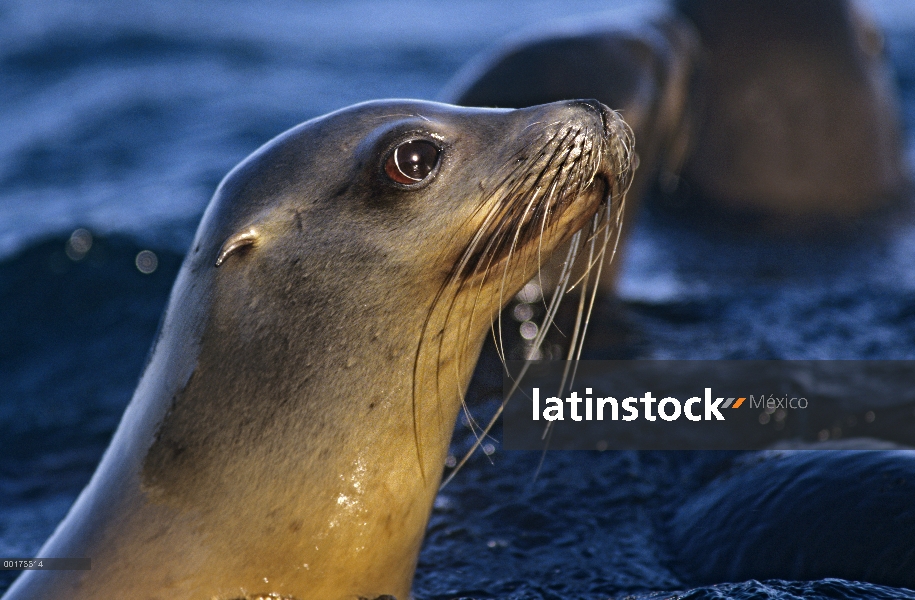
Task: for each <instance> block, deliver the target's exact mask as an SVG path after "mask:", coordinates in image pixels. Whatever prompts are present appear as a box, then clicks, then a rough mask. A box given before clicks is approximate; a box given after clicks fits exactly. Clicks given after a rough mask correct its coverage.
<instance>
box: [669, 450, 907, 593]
mask: <svg viewBox="0 0 915 600" xmlns="http://www.w3.org/2000/svg"><path fill="white" fill-rule="evenodd" d="M871 446H872V447H875V448H877V447H879V444H878V443H877V442H876V441H875V442H872V443H871ZM859 447H860V446H859ZM713 472H714V473H715V477H713V478H712V479H711V480H710V481H708V482H706V483H705V484H704V486H703V487H702V488H701V489H700V490H698V492H697V493H692V494H690V495H688V496H687V497H686V498H684V499H683V500H682V502H680V503H679V505H678V508H677V510H676V512H675V513H674V515H673V518H672V519H671V522H670V523H669V524H668V525H667V526H666V527H665V530H666V531H667V533H668V536H669V538H670V540H669V541H670V547H671V548H672V549H675V550H674V552H673V555H674V556H675V563H676V564H675V567H676V568H677V570H678V571H682V576H683V580H684V581H686V582H689V583H690V584H692V585H696V584H706V583H721V582H723V581H733V582H737V581H746V580H748V579H757V580H760V581H762V580H766V579H789V580H817V579H825V578H830V577H834V578H838V579H847V580H852V581H868V582H870V583H876V584H881V585H890V586H895V587H905V588H912V587H913V586H915V553H913V550H912V534H913V533H915V509H913V507H912V495H913V493H915V477H913V474H915V452H912V451H911V450H901V449H897V450H867V451H848V450H833V451H813V450H780V451H769V452H759V453H751V454H744V455H738V456H735V457H734V458H733V460H731V461H728V463H727V464H724V465H718V466H716V468H715V469H713Z"/></svg>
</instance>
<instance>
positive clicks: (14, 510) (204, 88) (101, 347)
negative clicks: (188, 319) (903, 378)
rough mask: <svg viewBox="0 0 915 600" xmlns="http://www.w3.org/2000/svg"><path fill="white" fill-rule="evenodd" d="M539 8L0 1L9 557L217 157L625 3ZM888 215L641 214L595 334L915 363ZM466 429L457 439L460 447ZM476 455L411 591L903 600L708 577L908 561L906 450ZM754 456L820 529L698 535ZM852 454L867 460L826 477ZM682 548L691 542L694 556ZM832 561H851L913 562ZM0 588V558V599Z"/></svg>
mask: <svg viewBox="0 0 915 600" xmlns="http://www.w3.org/2000/svg"><path fill="white" fill-rule="evenodd" d="M554 4H555V3H553V2H547V1H538V2H530V3H523V2H508V3H498V4H496V3H488V2H483V1H482V0H478V1H475V2H460V3H451V4H449V5H448V6H437V5H433V4H431V3H407V2H400V1H394V0H383V1H374V2H369V1H361V2H360V1H355V0H341V1H337V2H320V3H319V2H316V1H314V2H291V1H288V2H286V1H279V0H277V1H267V2H259V3H257V4H251V5H245V4H243V3H240V2H218V3H197V4H196V5H193V6H190V5H187V4H186V3H180V2H176V1H174V0H171V1H162V2H157V3H155V4H152V3H151V4H148V5H143V6H137V5H136V4H135V3H132V2H117V1H109V2H101V1H92V0H89V1H85V2H80V3H79V4H78V5H75V4H73V3H71V2H65V1H63V0H61V1H59V2H53V1H47V2H29V3H26V2H13V1H10V0H6V1H2V2H0V40H2V42H0V123H2V133H3V134H2V135H0V556H28V555H33V554H34V553H35V552H36V551H37V550H38V548H39V547H40V545H41V544H42V542H43V541H44V540H45V538H46V537H47V536H48V535H49V534H50V533H51V531H52V530H53V528H54V527H55V525H56V524H57V522H59V520H60V519H61V518H62V517H63V515H64V514H65V513H66V511H67V509H68V508H69V506H70V504H71V503H72V501H73V500H74V499H75V497H76V495H77V494H78V493H79V491H80V490H81V489H82V487H83V485H84V484H85V483H86V482H87V481H88V478H89V477H90V475H91V473H92V471H93V470H94V468H95V465H96V463H97V461H98V459H99V457H100V456H101V453H102V451H103V450H104V448H105V446H106V445H107V442H108V440H109V438H110V436H111V433H112V432H113V430H114V428H115V427H116V425H117V423H118V420H119V418H120V415H121V413H122V411H123V408H124V406H125V405H126V403H127V401H128V400H129V398H130V396H131V394H132V391H133V388H134V386H135V384H136V381H137V378H138V377H139V374H140V370H141V369H142V366H143V362H144V359H145V356H146V353H147V351H148V348H149V345H150V343H151V341H152V336H153V334H154V331H155V328H156V325H157V322H158V319H159V315H160V313H161V310H162V308H163V306H164V303H165V300H166V298H167V294H168V291H169V289H170V288H171V284H172V280H173V278H174V276H175V274H176V272H177V269H178V266H179V264H180V261H181V258H182V255H183V253H184V251H185V249H186V246H187V244H189V242H190V239H191V236H192V235H193V232H194V230H195V228H196V224H197V221H198V219H199V217H200V215H201V214H202V211H203V209H204V207H205V205H206V203H207V201H208V199H209V196H210V195H211V194H212V191H213V189H214V188H215V185H216V184H217V183H218V181H219V180H220V178H221V177H222V176H223V175H224V174H225V173H226V172H227V171H228V170H229V169H230V168H231V167H232V166H233V165H234V164H235V163H237V162H238V161H239V160H240V159H242V158H243V157H244V156H245V155H247V154H248V153H250V152H251V151H252V150H254V149H255V148H256V147H257V146H259V145H260V144H262V143H263V142H264V141H266V140H267V139H269V138H271V137H273V136H274V135H276V134H277V133H279V132H281V131H282V130H284V129H287V128H288V127H291V126H292V125H295V124H296V123H299V122H301V121H303V120H306V119H308V118H310V117H313V116H316V115H318V114H322V113H325V112H328V111H330V110H333V109H336V108H339V107H342V106H345V105H348V104H352V103H354V102H358V101H361V100H367V99H372V98H381V97H419V98H434V97H435V96H436V95H437V93H438V91H439V90H440V88H441V87H442V86H443V85H444V83H445V82H446V81H447V80H448V79H449V77H451V75H453V73H454V72H455V71H456V70H457V69H458V68H459V67H460V66H461V65H462V64H463V63H464V62H465V61H466V60H467V59H469V58H470V57H472V56H473V55H474V54H475V53H477V52H479V51H481V50H482V49H484V48H485V47H487V45H489V44H491V43H493V41H494V40H495V39H497V38H498V37H500V36H502V35H505V34H509V33H511V32H513V31H515V30H516V29H517V28H519V27H530V26H536V25H537V24H542V23H545V22H548V21H550V20H553V19H555V18H557V17H558V16H560V15H570V14H584V13H589V12H596V11H600V10H604V9H606V8H612V7H613V6H614V5H620V4H622V2H608V3H601V4H597V3H594V2H586V1H584V0H577V1H575V2H565V3H563V6H562V8H561V9H557V8H556V7H555V6H553V5H554ZM626 4H627V5H629V4H631V3H626ZM640 4H650V3H649V2H643V3H640ZM873 8H874V10H875V12H876V14H877V15H878V17H879V18H880V20H881V21H882V22H883V23H884V25H885V26H886V27H887V28H888V41H889V49H890V53H891V58H892V61H893V64H894V66H895V68H896V72H897V75H898V79H899V83H900V88H901V94H902V98H903V103H904V117H905V121H906V125H907V127H908V139H909V144H908V147H909V148H910V152H909V155H910V157H912V158H913V160H911V161H910V162H913V163H915V151H912V150H911V149H912V148H915V139H913V133H912V132H913V131H915V6H912V5H911V4H910V3H908V2H905V1H904V0H900V1H899V2H890V1H884V2H875V3H874V4H873ZM888 221H889V222H887V220H884V221H882V222H878V223H873V224H862V226H861V227H860V228H855V229H854V230H851V231H845V232H841V233H839V234H836V235H834V236H832V237H829V238H818V239H812V240H811V239H806V240H797V239H791V238H788V239H785V238H772V237H761V236H752V235H750V236H729V235H727V234H724V233H719V232H715V231H708V230H698V229H696V228H693V227H691V226H688V225H683V224H678V223H672V222H669V221H668V220H665V219H664V218H663V217H652V216H650V215H644V216H643V217H642V218H641V220H640V221H639V225H638V227H637V228H636V231H635V234H634V238H633V240H632V243H631V245H630V248H629V252H628V253H627V256H626V258H625V262H624V272H623V281H622V302H619V303H609V302H608V304H607V305H606V306H605V307H603V310H604V315H605V321H604V325H603V326H601V325H600V324H598V326H597V327H596V328H594V329H593V330H592V334H591V335H592V339H593V340H594V341H595V344H596V345H597V346H598V347H603V348H604V349H611V350H612V351H613V352H616V353H618V354H622V355H626V356H638V357H656V358H719V357H720V358H878V359H879V358H913V357H915V219H913V218H912V216H911V215H909V214H906V213H905V212H903V213H902V214H898V215H894V216H893V218H892V219H889V220H888ZM79 228H85V229H86V230H88V231H89V232H91V236H92V237H91V241H92V243H91V246H89V247H88V249H87V244H86V242H87V241H88V240H89V238H87V237H85V236H83V237H79V236H77V237H76V238H74V241H75V242H76V243H69V245H68V239H70V236H71V234H72V233H73V232H74V231H75V230H77V229H79ZM81 244H82V245H81ZM142 250H151V251H152V252H153V253H154V254H155V256H156V261H155V262H156V264H155V269H154V270H152V271H151V272H150V273H143V272H141V271H140V270H139V269H138V267H137V255H138V254H139V253H140V252H141V251H142ZM142 264H145V265H146V266H145V267H144V268H145V269H146V270H147V271H149V270H150V268H149V266H150V263H148V262H147V263H142V261H141V265H142ZM483 379H484V380H485V378H483ZM474 394H475V398H476V401H477V405H478V407H479V408H478V409H479V410H481V411H485V409H486V408H487V406H491V404H492V402H491V400H488V399H487V389H486V386H485V383H483V384H477V385H476V386H475V388H474ZM468 440H469V435H468V434H467V433H466V432H459V435H458V438H457V440H456V442H455V451H456V452H458V451H459V450H460V449H461V448H462V447H466V446H467V444H468ZM493 450H494V453H493V454H492V456H489V457H487V456H485V455H482V454H481V455H480V456H478V457H476V458H475V459H473V460H472V461H471V462H470V463H469V465H468V466H467V467H466V468H465V470H463V471H462V472H461V473H460V474H459V475H458V477H457V478H456V479H455V481H454V482H453V483H452V484H451V485H449V487H448V488H446V490H445V491H444V492H443V494H442V495H441V496H440V498H439V500H438V502H437V505H436V510H435V513H434V514H433V518H432V523H431V525H430V531H429V536H428V540H427V542H426V545H425V548H424V550H423V554H422V556H421V560H420V565H419V570H418V573H417V579H416V586H415V593H416V595H417V596H418V597H420V598H451V597H480V598H482V597H500V598H507V597H517V598H569V597H587V598H603V597H621V596H625V595H627V594H635V595H637V596H639V597H650V598H655V597H657V598H666V597H670V596H672V595H674V594H679V596H677V597H681V598H780V599H791V598H915V592H911V591H906V590H904V589H902V588H900V587H898V586H897V587H882V586H878V585H874V584H873V583H853V582H850V581H841V580H836V579H831V578H830V577H831V575H829V574H828V573H827V574H824V575H823V576H822V577H819V576H817V577H812V579H814V580H813V581H810V582H785V581H779V579H780V577H779V575H778V572H774V573H772V574H771V578H770V576H769V575H767V576H766V577H764V579H769V580H767V581H765V582H764V583H758V582H756V581H747V582H742V583H740V582H741V581H744V579H749V577H741V574H740V573H737V574H736V575H734V576H727V577H726V576H724V575H719V576H718V577H719V578H717V579H716V578H715V577H716V572H717V573H721V570H720V569H719V570H718V571H715V569H714V568H711V567H710V568H706V567H705V566H703V565H706V566H707V565H713V566H714V563H715V560H716V559H715V551H716V548H717V549H720V548H725V549H726V548H728V547H730V544H731V541H730V540H733V539H740V538H742V537H744V535H745V534H746V532H748V531H750V530H751V529H752V530H754V531H761V532H762V533H763V534H764V535H763V537H762V538H761V539H762V540H763V541H762V542H760V544H762V545H761V546H759V549H760V550H759V552H760V553H761V554H760V555H759V556H763V558H765V556H775V555H781V554H786V555H791V554H792V553H797V552H800V551H801V550H802V549H803V548H805V547H807V546H805V545H804V544H805V543H806V542H804V541H803V539H806V538H808V537H809V538H810V539H823V540H826V542H824V544H826V545H825V546H823V548H825V549H821V550H820V552H821V554H822V555H824V556H826V557H827V558H828V559H829V561H830V562H831V564H834V565H839V566H841V563H842V561H843V560H844V558H843V557H846V558H848V557H850V558H851V559H855V558H856V557H859V556H863V555H865V554H866V555H868V556H878V555H880V554H881V553H883V552H889V553H891V554H892V555H893V556H895V557H896V560H897V564H898V563H899V561H900V560H901V561H902V563H903V564H907V565H910V566H911V565H915V560H910V561H909V562H908V563H905V560H906V558H905V557H906V556H910V555H911V553H912V549H913V548H915V534H913V535H910V536H908V538H906V539H911V540H913V541H912V543H911V544H909V543H908V542H907V541H901V539H900V538H901V536H900V535H899V531H903V532H905V531H908V532H915V525H913V524H912V523H911V515H912V512H911V508H909V506H910V504H911V503H910V502H909V501H908V499H909V498H913V497H915V492H912V490H911V489H910V488H909V487H906V486H909V485H910V484H912V482H913V481H915V477H910V478H909V479H908V480H907V481H906V480H905V477H904V476H903V475H899V477H897V478H896V479H892V481H890V482H889V483H886V482H882V480H879V481H878V479H879V478H880V477H882V476H883V475H885V474H886V473H896V472H897V471H899V472H902V473H903V474H904V473H908V474H909V475H912V474H915V468H912V467H911V457H910V456H908V455H903V454H879V455H878V454H874V455H869V457H868V458H865V459H861V458H854V457H853V456H851V455H839V454H827V453H818V455H817V458H816V459H810V458H807V457H804V456H797V455H790V454H789V455H784V456H769V455H748V456H745V455H732V454H721V453H603V454H589V453H552V454H550V455H548V456H547V457H546V460H545V462H544V464H543V466H542V468H540V471H539V475H538V476H537V478H536V480H534V474H535V473H537V471H538V463H539V460H540V456H539V455H529V454H524V453H508V452H501V451H499V450H498V447H497V445H496V446H495V447H494V448H493ZM747 461H751V462H752V461H756V462H752V464H749V463H747ZM760 465H762V466H760ZM770 467H771V469H773V470H774V471H773V472H776V473H781V474H782V475H781V477H784V474H785V473H791V474H793V476H794V477H795V478H801V479H803V481H804V485H803V486H801V487H800V488H794V487H791V485H789V482H785V483H784V485H782V486H781V487H778V488H777V489H774V490H770V492H771V493H772V494H774V496H773V497H783V496H784V495H787V496H784V498H788V500H784V501H785V502H788V501H789V500H790V498H796V497H797V496H798V494H800V495H802V496H803V498H804V500H805V502H806V503H807V505H808V506H814V507H817V509H816V511H814V514H815V515H819V516H820V517H822V519H824V520H822V522H820V523H819V526H818V528H816V529H814V528H813V526H812V525H810V522H809V521H807V522H799V521H798V520H797V519H795V520H791V519H787V520H785V519H782V518H781V517H779V516H778V513H779V511H776V510H773V511H772V514H770V515H767V517H768V518H764V519H763V520H762V521H761V522H749V523H743V522H740V521H739V520H738V521H736V522H734V521H727V522H725V523H724V524H722V525H720V527H719V528H718V529H716V530H715V531H711V530H697V529H696V523H702V522H704V521H703V519H705V518H707V513H704V512H703V510H704V508H703V507H704V506H706V505H707V504H708V503H709V502H715V503H717V502H724V503H726V502H728V501H729V500H728V498H731V500H730V501H733V502H737V501H740V500H745V501H749V500H750V499H751V497H752V489H751V490H750V491H749V492H746V493H747V496H746V497H744V496H741V495H740V494H739V493H731V494H730V495H729V494H727V493H725V491H726V490H728V489H729V488H728V487H727V486H728V485H729V484H728V482H733V481H739V482H744V484H742V486H740V489H746V488H747V486H749V487H750V488H752V486H753V485H755V484H754V482H760V481H763V480H768V481H778V476H772V477H770V476H763V475H757V473H758V472H759V471H758V469H769V468H770ZM855 469H857V470H855ZM900 469H901V471H900ZM843 472H855V473H858V476H857V477H856V478H855V479H854V481H848V480H843V479H841V478H839V479H836V478H835V477H833V476H832V475H831V474H835V473H839V474H842V473H843ZM871 476H873V477H874V478H877V479H874V481H871V480H870V479H868V478H869V477H871ZM767 477H768V479H767ZM897 479H902V480H903V481H902V483H899V482H898V481H897ZM887 486H889V487H887ZM893 486H895V487H893ZM798 489H800V490H801V492H802V493H801V492H797V490H798ZM723 490H724V491H723ZM872 490H873V492H872ZM878 491H879V492H880V493H879V494H878V493H877V492H878ZM796 492H797V493H796ZM910 492H911V493H910ZM779 494H783V496H779ZM843 494H844V495H843ZM880 494H883V495H880ZM729 514H735V515H739V514H741V513H740V510H739V508H735V509H733V510H731V513H729ZM792 514H793V513H792ZM798 514H800V513H798ZM704 515H705V516H704ZM906 518H908V519H909V521H906V520H905V519H906ZM887 523H894V524H895V525H894V528H895V529H894V528H889V529H887V528H886V525H887ZM760 527H761V528H762V529H760ZM766 527H768V529H766ZM900 528H901V529H900ZM906 528H908V529H906ZM836 532H839V533H840V534H841V535H836ZM868 532H870V533H871V535H870V536H868V535H866V534H867V533H868ZM830 536H832V537H830ZM802 538H803V539H802ZM767 541H768V542H771V543H769V545H765V543H764V542H766V543H768V542H767ZM808 546H809V544H808ZM684 548H688V549H689V554H690V555H691V557H693V558H695V557H696V556H699V557H708V559H707V560H700V561H698V563H701V564H695V563H696V561H693V562H692V563H691V562H690V560H687V559H685V558H684ZM906 553H909V554H906ZM899 557H902V558H899ZM757 558H758V557H757ZM753 560H756V559H754V557H753V556H747V557H745V560H744V563H745V564H752V562H753ZM763 562H769V563H772V562H775V561H765V560H764V561H763ZM890 562H892V561H891V560H890ZM843 568H844V569H845V570H844V571H843V572H844V573H848V574H849V575H848V576H847V577H845V579H862V580H866V581H883V582H884V583H889V584H890V585H896V583H893V582H898V581H910V580H911V576H910V578H909V579H908V580H905V579H904V578H905V577H906V576H905V575H900V576H899V577H900V578H897V579H893V576H892V573H890V574H886V573H884V574H883V575H880V574H879V573H878V574H876V575H873V576H869V575H868V574H867V573H864V574H863V575H860V576H859V571H856V570H855V568H856V567H855V565H849V566H846V567H843ZM703 569H706V571H708V570H709V569H710V570H711V573H706V572H704V571H703ZM913 569H915V566H913ZM871 573H872V574H873V573H876V572H875V571H874V572H871ZM10 581H11V579H10V574H9V573H0V590H3V589H5V588H6V586H8V584H9V582H10ZM727 581H735V582H738V583H725V582H727ZM906 585H908V584H906ZM701 586H706V587H701ZM910 587H911V586H910ZM678 590H679V591H678ZM685 590H692V591H685Z"/></svg>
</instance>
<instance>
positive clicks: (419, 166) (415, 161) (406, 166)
mask: <svg viewBox="0 0 915 600" xmlns="http://www.w3.org/2000/svg"><path fill="white" fill-rule="evenodd" d="M439 154H441V150H439V148H438V146H436V145H435V144H433V143H432V142H429V141H426V140H412V141H409V142H405V143H403V144H401V145H399V146H397V147H396V148H394V152H392V153H391V155H390V156H389V157H388V160H387V161H386V162H385V163H384V172H385V173H386V174H387V176H388V177H390V178H391V179H392V180H393V181H396V182H397V183H402V184H404V185H414V184H416V183H419V182H420V181H422V180H423V179H425V178H426V177H428V176H429V173H431V172H432V169H434V168H435V165H437V164H438V157H439Z"/></svg>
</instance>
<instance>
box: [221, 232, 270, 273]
mask: <svg viewBox="0 0 915 600" xmlns="http://www.w3.org/2000/svg"><path fill="white" fill-rule="evenodd" d="M259 239H260V233H259V232H258V230H257V229H256V228H254V227H248V228H247V229H244V230H243V231H239V232H238V233H236V234H233V235H231V236H230V237H229V239H227V240H226V241H225V242H224V243H223V244H222V248H220V249H219V256H218V257H217V258H216V266H217V267H218V266H219V265H221V264H222V263H224V262H225V260H226V259H227V258H229V255H231V254H232V253H233V252H238V251H239V250H242V249H243V248H247V247H248V246H252V245H256V244H257V241H258V240H259Z"/></svg>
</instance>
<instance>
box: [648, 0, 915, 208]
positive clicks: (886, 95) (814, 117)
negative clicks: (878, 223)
mask: <svg viewBox="0 0 915 600" xmlns="http://www.w3.org/2000/svg"><path fill="white" fill-rule="evenodd" d="M675 6H676V9H677V10H678V11H679V12H680V13H681V14H682V15H684V16H685V17H686V18H688V19H690V20H691V21H692V22H693V23H694V24H695V26H696V28H697V30H698V31H699V35H700V37H701V40H702V46H703V48H704V58H703V60H702V63H701V65H700V67H699V76H698V78H697V83H696V85H695V86H694V88H693V94H694V95H695V96H696V97H697V100H698V101H697V106H699V107H700V112H699V114H698V115H697V117H696V125H695V136H696V139H695V140H694V143H693V144H692V146H691V148H692V151H691V153H690V155H689V157H688V158H687V160H686V164H685V166H684V171H683V179H684V181H685V182H686V184H687V186H686V189H687V190H688V192H687V195H688V196H689V197H692V198H696V199H698V200H700V201H705V202H706V203H707V204H708V205H710V206H711V207H714V208H724V209H726V210H728V211H737V212H742V213H747V214H748V215H758V216H761V217H764V218H765V217H767V216H770V217H774V220H775V221H777V222H779V223H784V222H786V221H797V222H801V221H804V220H806V221H814V222H816V221H818V220H819V219H820V218H822V217H835V218H838V219H840V220H844V219H849V218H853V217H856V216H858V215H861V214H864V213H866V212H869V211H873V210H875V209H879V208H881V207H883V206H886V205H888V204H889V203H891V201H892V200H893V199H895V198H898V197H899V196H900V195H901V194H903V192H904V191H905V190H906V189H907V185H908V184H907V174H906V169H905V166H904V155H903V147H902V141H901V140H902V135H901V125H900V109H899V103H898V99H897V96H898V93H897V91H896V89H895V85H894V83H893V81H892V79H891V76H890V72H889V68H888V66H887V60H886V57H885V54H884V50H883V38H882V35H881V33H880V31H879V29H878V28H877V26H876V25H875V24H874V22H873V21H872V20H871V19H870V18H869V17H868V16H867V14H866V13H865V12H864V11H863V9H862V8H861V7H860V6H859V5H858V4H857V3H855V2H850V1H847V0H805V1H804V2H798V1H796V0H746V1H741V2H733V1H731V0H676V2H675ZM637 139H638V137H637Z"/></svg>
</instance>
